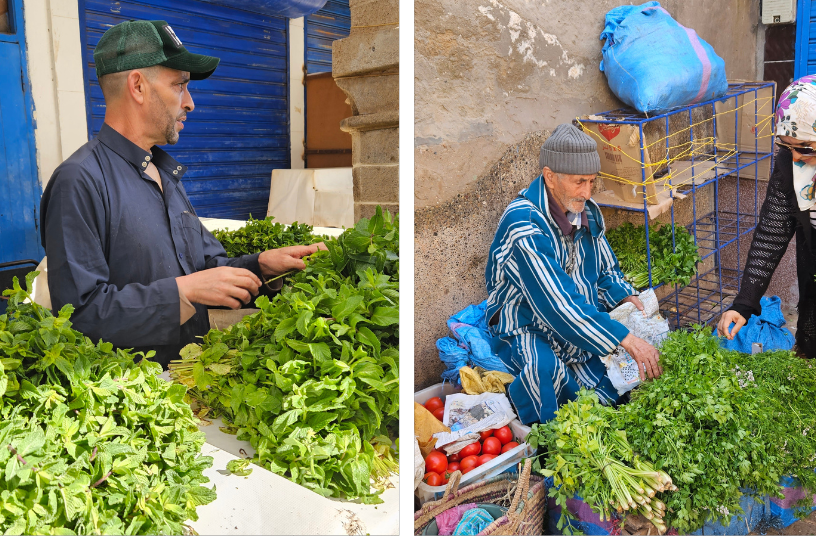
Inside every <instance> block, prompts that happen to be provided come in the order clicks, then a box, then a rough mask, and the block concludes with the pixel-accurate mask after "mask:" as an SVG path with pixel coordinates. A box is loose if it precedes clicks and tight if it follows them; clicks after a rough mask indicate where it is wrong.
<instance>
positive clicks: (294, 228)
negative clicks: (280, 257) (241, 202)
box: [212, 215, 323, 258]
mask: <svg viewBox="0 0 816 538" xmlns="http://www.w3.org/2000/svg"><path fill="white" fill-rule="evenodd" d="M274 220H275V217H266V218H265V219H253V218H252V215H250V217H249V220H247V223H246V225H245V226H243V227H242V228H239V229H238V230H233V231H229V230H220V229H219V230H213V232H212V233H213V235H214V236H215V238H216V239H218V241H219V242H220V243H221V245H222V246H223V247H224V250H226V251H227V256H229V257H231V258H235V257H238V256H242V255H244V254H255V253H257V252H263V251H264V250H270V249H273V248H281V247H290V246H294V245H309V244H311V243H317V242H320V241H322V240H323V237H321V236H318V235H314V234H313V233H312V230H313V228H312V227H311V226H309V225H308V224H298V223H297V222H295V223H292V224H290V225H289V226H287V225H285V224H281V223H279V222H273V221H274Z"/></svg>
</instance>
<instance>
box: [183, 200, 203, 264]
mask: <svg viewBox="0 0 816 538" xmlns="http://www.w3.org/2000/svg"><path fill="white" fill-rule="evenodd" d="M181 226H182V230H183V231H184V241H185V242H186V243H187V255H188V256H190V258H191V260H192V265H193V267H194V268H195V270H196V271H201V270H203V269H204V239H203V237H202V235H201V234H202V232H201V221H200V220H199V219H198V216H196V215H195V214H193V213H190V212H189V211H184V212H182V214H181Z"/></svg>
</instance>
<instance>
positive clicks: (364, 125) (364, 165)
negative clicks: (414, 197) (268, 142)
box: [332, 0, 399, 221]
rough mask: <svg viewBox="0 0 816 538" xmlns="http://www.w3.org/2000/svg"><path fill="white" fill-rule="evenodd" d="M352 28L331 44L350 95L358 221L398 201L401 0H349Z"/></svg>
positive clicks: (347, 123)
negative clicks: (380, 207) (377, 209)
mask: <svg viewBox="0 0 816 538" xmlns="http://www.w3.org/2000/svg"><path fill="white" fill-rule="evenodd" d="M349 7H350V8H351V32H350V33H349V36H348V37H347V38H345V39H340V40H337V41H335V42H334V43H333V44H332V76H333V77H334V79H335V81H336V82H337V85H338V86H339V87H340V89H342V90H343V91H344V92H345V93H346V96H347V97H348V100H347V102H348V103H349V105H351V111H352V114H353V115H352V116H351V117H350V118H346V119H345V120H343V121H342V122H341V123H340V128H341V129H342V130H343V131H345V132H347V133H351V151H352V175H353V179H354V220H355V221H356V220H359V219H360V218H361V217H370V216H371V215H373V214H374V211H375V209H376V207H377V205H381V206H383V208H385V209H388V210H389V211H391V212H392V213H396V212H397V211H398V208H399V206H398V204H399V1H398V0H350V2H349Z"/></svg>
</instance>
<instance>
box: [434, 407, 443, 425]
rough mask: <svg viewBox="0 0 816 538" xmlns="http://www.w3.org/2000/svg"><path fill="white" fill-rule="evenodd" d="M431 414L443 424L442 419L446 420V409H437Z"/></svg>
mask: <svg viewBox="0 0 816 538" xmlns="http://www.w3.org/2000/svg"><path fill="white" fill-rule="evenodd" d="M431 413H433V416H435V417H436V420H438V421H439V422H442V419H443V418H445V408H444V407H437V408H436V409H434V410H433V411H431Z"/></svg>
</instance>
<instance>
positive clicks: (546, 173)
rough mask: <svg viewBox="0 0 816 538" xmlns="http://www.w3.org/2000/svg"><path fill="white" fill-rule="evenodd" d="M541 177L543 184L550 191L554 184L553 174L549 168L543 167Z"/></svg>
mask: <svg viewBox="0 0 816 538" xmlns="http://www.w3.org/2000/svg"><path fill="white" fill-rule="evenodd" d="M541 175H542V176H543V177H544V183H545V184H546V185H547V187H549V189H550V190H552V189H553V186H554V182H555V172H553V171H552V170H550V167H549V166H545V167H544V168H542V169H541Z"/></svg>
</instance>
